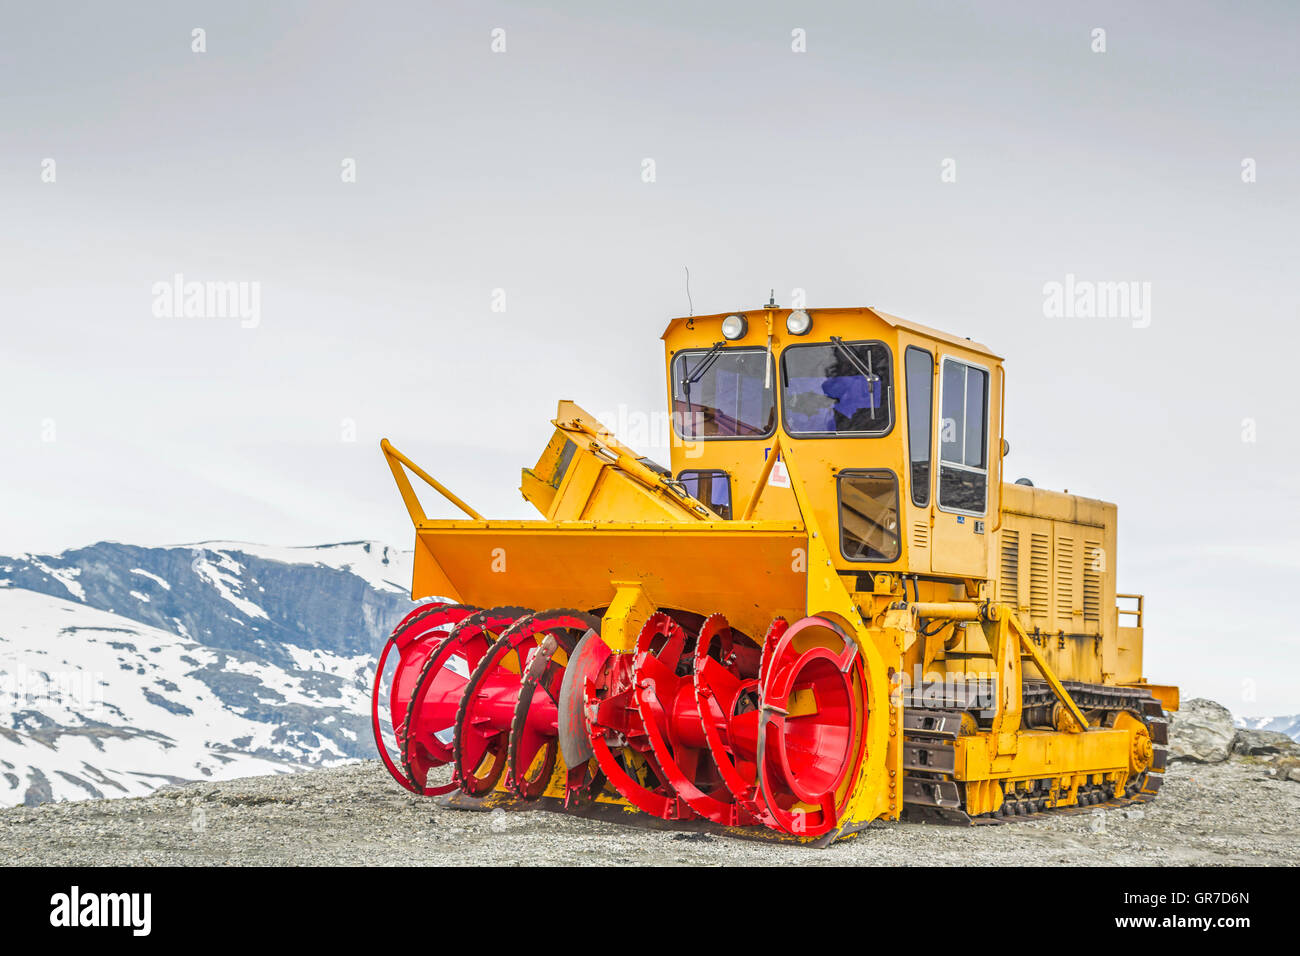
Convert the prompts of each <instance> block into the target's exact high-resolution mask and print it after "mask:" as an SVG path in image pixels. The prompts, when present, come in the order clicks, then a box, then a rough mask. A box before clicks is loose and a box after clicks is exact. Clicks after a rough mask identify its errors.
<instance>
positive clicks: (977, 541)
mask: <svg viewBox="0 0 1300 956" xmlns="http://www.w3.org/2000/svg"><path fill="white" fill-rule="evenodd" d="M936 371H937V374H936V383H935V384H936V386H937V389H936V390H937V392H938V401H937V402H935V422H934V428H935V435H936V438H937V439H938V440H937V442H936V455H935V462H934V483H933V491H934V493H933V502H932V505H931V514H932V522H933V524H932V528H931V535H930V570H931V571H932V572H934V573H935V574H944V575H960V576H962V577H973V578H985V577H987V576H988V540H989V539H988V536H989V533H990V531H991V522H990V520H989V516H990V513H991V511H990V502H994V503H996V498H995V496H994V493H993V492H994V489H993V487H992V480H991V479H992V470H991V469H990V461H991V458H992V448H993V440H994V436H993V432H994V431H996V428H994V427H993V426H992V424H991V422H992V421H993V419H992V416H991V411H992V401H993V388H992V385H993V370H992V369H991V368H990V367H989V366H988V365H983V364H980V363H979V362H978V361H975V360H973V359H968V358H964V357H962V358H959V357H957V356H953V355H942V354H941V355H940V356H938V369H937V370H936Z"/></svg>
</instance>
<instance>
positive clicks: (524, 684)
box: [502, 609, 600, 800]
mask: <svg viewBox="0 0 1300 956" xmlns="http://www.w3.org/2000/svg"><path fill="white" fill-rule="evenodd" d="M599 627H600V621H599V620H598V619H597V618H595V617H594V616H592V615H590V614H585V613H583V612H581V611H574V610H567V609H560V610H554V611H542V612H540V613H538V614H534V615H532V616H531V617H530V618H527V619H525V620H523V621H520V622H519V623H518V624H517V625H515V627H513V628H511V630H510V632H508V633H507V634H506V635H503V636H502V638H503V640H504V639H506V638H507V637H509V638H510V639H511V640H517V641H519V642H520V646H521V647H526V648H527V652H526V655H525V656H524V657H522V658H521V660H522V663H523V665H524V666H523V673H522V674H521V676H520V680H519V685H518V688H517V691H516V698H515V705H514V711H513V714H512V716H511V722H510V731H509V742H508V745H507V750H506V765H505V788H506V790H507V791H509V792H510V793H513V794H515V795H516V796H519V797H522V798H524V799H526V800H532V799H536V798H537V797H540V796H541V795H542V793H544V792H545V790H546V787H547V784H548V783H549V782H550V779H551V776H552V775H553V773H554V771H555V766H556V763H557V759H558V756H559V751H560V739H559V738H560V731H559V709H560V691H561V686H562V685H563V681H564V676H565V673H566V671H567V665H568V663H569V660H570V656H571V655H572V654H573V653H574V650H575V649H576V647H577V645H578V641H579V640H580V638H581V637H582V636H583V635H584V634H590V633H594V632H595V630H597V629H599ZM571 769H576V770H582V769H585V762H584V763H582V764H578V765H577V767H576V768H571Z"/></svg>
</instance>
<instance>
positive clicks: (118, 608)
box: [0, 542, 412, 806]
mask: <svg viewBox="0 0 1300 956" xmlns="http://www.w3.org/2000/svg"><path fill="white" fill-rule="evenodd" d="M410 560H411V556H410V553H409V552H401V551H398V550H396V549H393V548H390V547H388V546H385V545H382V544H378V543H375V542H350V543H346V544H335V545H324V546H320V547H313V548H268V547H263V546H258V545H250V544H240V543H234V542H204V543H201V544H196V545H184V546H177V547H170V548H141V547H133V546H130V545H123V544H115V543H108V542H102V543H100V544H96V545H92V546H90V547H88V548H81V549H77V550H72V551H66V552H64V553H63V554H59V555H31V554H25V555H20V556H17V557H11V558H5V557H0V806H6V805H14V804H19V803H29V804H31V803H39V802H42V801H48V800H62V799H84V798H88V797H98V796H125V795H128V794H129V795H136V794H141V793H147V792H149V791H150V790H153V789H155V788H156V787H158V786H161V785H163V784H166V783H169V782H175V781H180V780H195V779H224V778H230V777H237V776H246V775H249V774H256V773H276V772H288V771H291V770H294V769H297V768H300V767H303V766H322V765H330V764H333V763H338V762H340V761H343V760H346V759H349V758H355V757H361V756H370V755H371V754H372V751H373V747H374V744H373V741H372V739H371V733H370V718H369V687H370V680H371V675H372V674H373V668H374V664H375V655H376V653H377V651H378V649H379V648H380V647H381V646H382V643H383V641H384V639H385V638H386V637H387V635H388V633H389V632H390V631H391V629H392V627H393V625H394V624H396V622H397V621H398V620H400V619H401V617H402V616H403V615H404V614H405V613H406V612H407V611H408V610H409V609H410V608H411V607H412V604H411V602H410V601H409V599H408V598H407V591H408V589H409V586H410V580H411V568H410Z"/></svg>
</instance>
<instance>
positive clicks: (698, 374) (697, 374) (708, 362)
mask: <svg viewBox="0 0 1300 956" xmlns="http://www.w3.org/2000/svg"><path fill="white" fill-rule="evenodd" d="M726 344H727V343H726V342H718V343H716V344H715V345H714V346H713V348H711V349H709V350H708V351H707V352H705V353H704V357H703V358H702V359H700V362H699V364H698V365H696V366H695V369H694V371H692V372H691V373H690V374H689V375H687V376H686V377H685V378H684V379H682V391H683V392H684V393H685V398H686V407H687V408H688V409H689V408H694V404H693V403H692V402H691V386H692V385H694V384H695V383H696V382H698V381H699V380H700V379H702V378H703V377H704V373H705V372H707V371H708V370H709V369H710V368H712V367H713V363H714V362H716V361H717V360H718V356H719V355H721V354H722V349H723V347H724V346H725V345H726Z"/></svg>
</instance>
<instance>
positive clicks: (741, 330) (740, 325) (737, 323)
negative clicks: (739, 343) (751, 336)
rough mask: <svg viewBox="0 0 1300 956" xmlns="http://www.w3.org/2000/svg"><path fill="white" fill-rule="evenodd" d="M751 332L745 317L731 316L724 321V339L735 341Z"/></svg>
mask: <svg viewBox="0 0 1300 956" xmlns="http://www.w3.org/2000/svg"><path fill="white" fill-rule="evenodd" d="M748 330H749V321H748V320H747V319H746V318H745V317H744V316H743V315H729V316H727V317H726V318H725V319H723V320H722V337H723V338H724V339H728V340H731V341H734V340H735V339H739V338H742V337H743V336H744V334H745V333H746V332H747V331H748Z"/></svg>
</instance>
